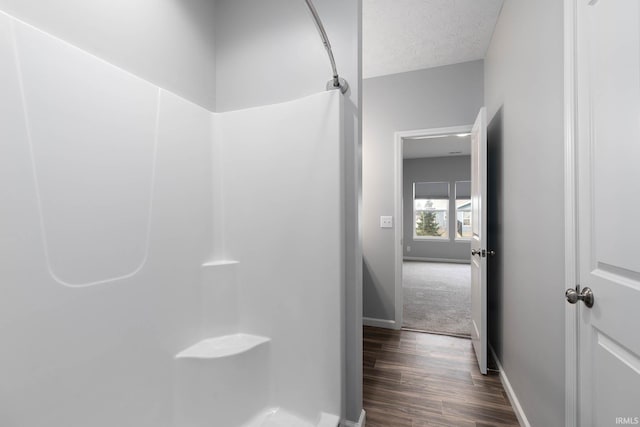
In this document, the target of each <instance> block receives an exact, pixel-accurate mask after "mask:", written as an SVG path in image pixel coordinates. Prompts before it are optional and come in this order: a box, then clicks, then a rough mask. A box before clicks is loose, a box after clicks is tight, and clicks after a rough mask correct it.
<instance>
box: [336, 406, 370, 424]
mask: <svg viewBox="0 0 640 427" xmlns="http://www.w3.org/2000/svg"><path fill="white" fill-rule="evenodd" d="M366 422H367V414H366V413H365V412H364V409H363V410H362V412H360V418H359V419H358V421H357V422H353V421H349V420H344V421H343V422H342V424H341V427H365V424H366Z"/></svg>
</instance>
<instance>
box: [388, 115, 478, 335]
mask: <svg viewBox="0 0 640 427" xmlns="http://www.w3.org/2000/svg"><path fill="white" fill-rule="evenodd" d="M471 129H473V125H472V124H471V125H463V126H451V127H444V128H431V129H415V130H404V131H397V132H395V133H394V134H393V140H394V142H393V149H394V163H395V167H394V173H395V177H394V194H393V199H394V201H393V206H394V208H393V212H394V215H395V217H396V226H395V234H394V247H395V249H394V259H395V267H394V270H395V272H394V277H395V279H394V280H395V293H394V295H395V304H394V311H395V313H394V318H395V321H394V325H395V329H400V328H401V327H402V314H403V313H402V310H403V309H402V306H403V304H402V301H403V300H402V258H403V255H404V248H403V245H402V238H403V236H402V222H403V218H402V193H403V188H402V181H403V177H402V173H403V170H402V168H403V165H402V161H403V156H402V145H403V144H402V140H403V138H412V137H413V138H415V137H418V136H438V135H450V134H459V133H469V132H471Z"/></svg>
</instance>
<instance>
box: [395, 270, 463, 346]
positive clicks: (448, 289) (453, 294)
mask: <svg viewBox="0 0 640 427" xmlns="http://www.w3.org/2000/svg"><path fill="white" fill-rule="evenodd" d="M470 281H471V269H470V267H469V264H448V263H434V262H415V261H405V262H404V263H403V272H402V288H403V293H404V301H403V302H404V313H403V324H402V326H403V327H405V328H411V329H419V330H422V331H428V332H436V333H445V334H454V335H470V331H471V282H470Z"/></svg>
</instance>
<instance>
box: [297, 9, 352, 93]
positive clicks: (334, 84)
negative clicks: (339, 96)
mask: <svg viewBox="0 0 640 427" xmlns="http://www.w3.org/2000/svg"><path fill="white" fill-rule="evenodd" d="M305 1H306V2H307V6H308V7H309V11H310V12H311V15H313V20H314V21H315V23H316V27H317V28H318V32H319V33H320V37H321V38H322V44H324V47H325V49H326V50H327V54H328V55H329V61H330V62H331V70H332V71H333V78H332V79H331V80H329V81H328V82H327V90H333V89H340V91H341V92H342V93H346V92H347V90H349V83H347V81H346V80H345V79H343V78H342V77H340V76H338V70H337V69H336V60H335V59H334V58H333V51H332V50H331V43H329V37H328V36H327V32H326V31H325V30H324V26H323V25H322V21H320V16H319V15H318V11H317V10H316V8H315V7H314V6H313V3H311V0H305Z"/></svg>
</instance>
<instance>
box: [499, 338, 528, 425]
mask: <svg viewBox="0 0 640 427" xmlns="http://www.w3.org/2000/svg"><path fill="white" fill-rule="evenodd" d="M489 351H491V354H492V355H493V360H495V361H496V364H497V365H498V369H499V370H500V382H501V383H502V386H503V387H504V391H505V392H506V393H507V397H508V398H509V402H511V406H512V407H513V412H515V413H516V418H518V422H519V423H520V426H521V427H531V424H530V423H529V420H528V419H527V416H526V415H525V413H524V410H523V409H522V406H521V405H520V401H519V400H518V396H516V392H515V391H514V390H513V387H511V383H510V382H509V378H507V373H506V372H505V371H504V368H503V367H502V364H501V363H500V360H499V359H498V357H497V356H496V352H495V351H493V347H491V346H490V345H489Z"/></svg>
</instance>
